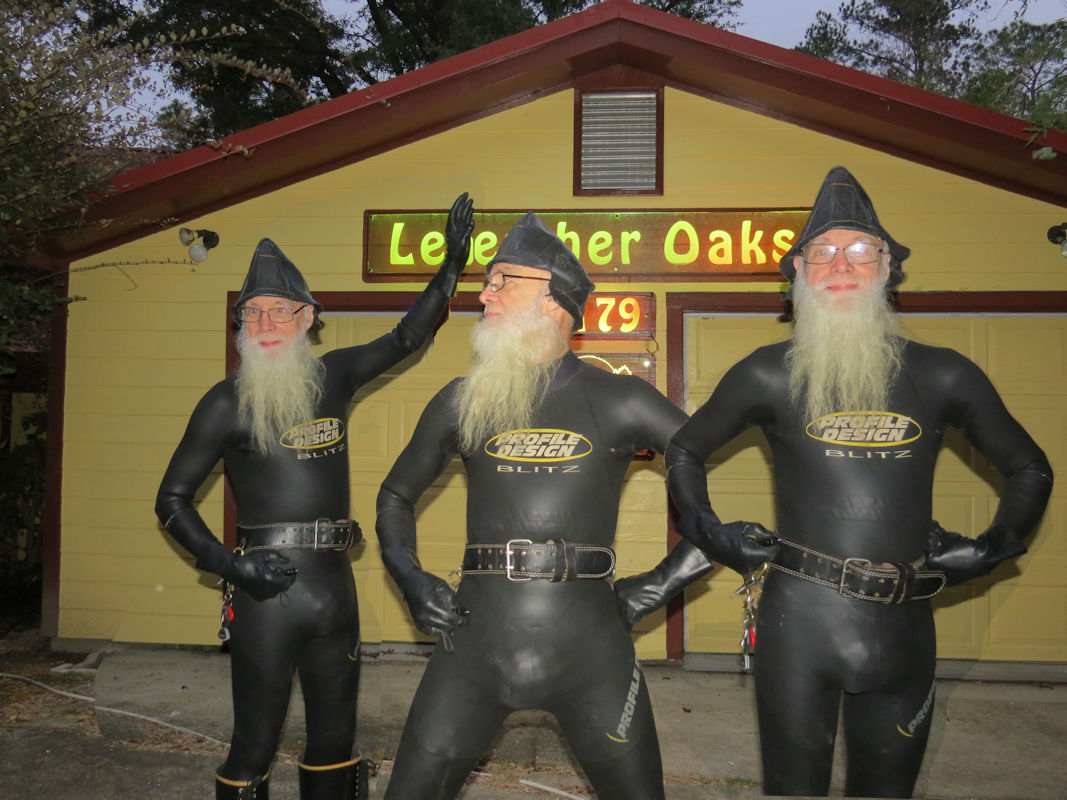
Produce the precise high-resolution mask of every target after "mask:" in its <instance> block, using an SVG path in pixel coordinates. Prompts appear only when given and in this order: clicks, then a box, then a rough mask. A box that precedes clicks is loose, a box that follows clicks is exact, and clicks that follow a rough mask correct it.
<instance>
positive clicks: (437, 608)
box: [377, 213, 710, 800]
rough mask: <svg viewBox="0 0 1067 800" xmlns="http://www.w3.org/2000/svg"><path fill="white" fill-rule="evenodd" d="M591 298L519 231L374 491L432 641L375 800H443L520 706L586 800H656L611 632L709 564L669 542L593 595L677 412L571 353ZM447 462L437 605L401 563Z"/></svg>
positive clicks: (395, 557) (531, 230) (655, 761)
mask: <svg viewBox="0 0 1067 800" xmlns="http://www.w3.org/2000/svg"><path fill="white" fill-rule="evenodd" d="M592 288H593V285H592V283H591V282H590V281H589V279H588V277H587V276H586V274H585V271H584V270H583V269H582V266H581V264H579V263H578V260H577V259H576V258H575V257H574V255H573V254H572V253H571V251H570V250H569V249H567V247H566V245H564V244H563V242H562V241H560V239H559V238H558V237H557V236H556V235H555V234H554V233H553V232H552V231H551V230H549V229H548V228H547V227H546V226H545V225H544V224H543V223H542V222H541V220H539V219H538V218H537V217H536V216H535V215H534V214H532V213H531V214H527V215H526V216H525V217H523V219H522V220H521V221H520V222H519V223H518V224H517V225H516V226H515V227H514V228H513V229H512V230H511V231H510V232H509V233H508V235H507V237H506V238H505V239H504V241H503V243H502V244H501V246H500V250H499V251H498V253H497V255H496V256H495V258H494V259H493V261H492V262H491V263H490V264H489V270H488V280H487V281H486V286H485V289H484V290H483V291H482V294H481V296H480V300H481V302H482V303H483V304H484V306H485V317H484V319H483V320H482V321H481V322H479V324H478V325H477V326H476V328H475V330H474V334H473V343H474V351H475V365H474V366H473V367H472V369H471V372H470V373H469V374H468V375H467V376H466V377H465V378H460V379H456V380H454V381H452V382H451V383H449V384H448V385H447V386H446V387H445V388H444V389H443V390H441V391H440V392H439V393H438V394H437V395H436V396H435V397H434V398H433V399H432V400H431V401H430V403H429V404H428V405H427V407H426V409H425V411H424V413H423V415H422V418H421V419H420V420H419V423H418V425H417V427H416V429H415V432H414V435H413V436H412V439H411V442H410V443H409V444H408V446H407V447H406V448H405V449H404V451H403V453H402V454H401V455H400V457H399V458H398V459H397V461H396V464H395V465H394V466H393V469H392V470H391V471H390V473H389V475H388V477H387V478H386V480H385V482H384V483H383V485H382V488H381V492H380V493H379V495H378V523H377V532H378V537H379V539H380V540H381V544H382V558H383V560H384V561H385V564H386V566H387V568H388V570H389V572H390V574H391V575H392V576H393V578H394V579H395V580H396V582H397V584H398V586H399V587H400V589H401V591H402V592H403V595H404V598H405V599H406V601H407V603H408V605H409V607H410V610H411V613H412V616H413V618H414V621H415V624H416V626H417V627H418V629H419V630H420V631H422V632H423V633H426V634H429V635H434V636H439V637H440V640H439V641H438V644H437V646H436V648H435V649H434V652H433V655H432V656H431V658H430V663H429V665H428V667H427V669H426V673H425V675H424V676H423V679H422V682H421V684H420V685H419V688H418V691H417V693H416V695H415V699H414V701H413V703H412V707H411V711H410V713H409V715H408V719H407V724H406V725H405V728H404V733H403V737H402V739H401V742H400V747H399V751H398V753H397V758H396V763H395V766H394V768H393V774H392V778H391V780H390V783H389V788H388V790H387V793H386V797H389V798H398V799H399V800H426V799H427V798H452V797H454V796H455V794H456V792H457V791H458V790H459V788H460V787H461V786H462V784H463V782H464V779H465V778H466V776H467V774H468V773H469V772H470V770H471V768H472V767H473V766H474V764H475V763H476V762H477V761H478V759H479V758H480V757H481V756H482V754H483V753H484V751H485V749H486V747H487V746H488V745H489V742H490V740H491V738H492V737H493V735H494V734H495V733H496V731H497V730H498V729H499V727H500V724H501V723H502V722H503V720H504V718H505V717H506V716H507V715H508V714H509V713H510V712H512V711H516V710H520V709H530V708H538V709H543V710H546V711H549V712H551V713H552V714H554V715H555V717H556V719H557V720H558V721H559V724H560V727H561V729H562V731H563V734H564V736H565V737H566V739H567V741H568V742H569V744H570V746H571V748H572V749H573V751H574V753H575V755H576V756H577V758H578V761H579V762H580V763H581V765H582V767H583V768H584V769H585V771H586V773H587V775H588V777H589V780H590V781H591V782H592V784H593V786H594V788H595V789H596V791H597V792H598V794H599V796H600V797H602V798H611V800H627V798H632V799H633V800H655V798H657V797H659V798H662V797H663V775H662V765H661V762H660V754H659V745H658V742H657V738H656V729H655V724H654V721H653V718H652V710H651V707H650V704H649V697H648V690H647V688H646V686H645V681H644V678H643V675H642V672H641V669H640V666H639V665H638V663H637V660H636V658H635V655H634V647H633V643H632V640H631V638H630V633H629V627H628V625H631V624H632V623H633V621H634V620H636V619H637V618H638V617H640V616H642V615H643V614H645V613H647V612H648V611H650V610H652V609H653V608H656V607H658V606H659V605H661V604H662V603H663V602H666V599H667V598H669V597H670V595H671V594H673V593H674V592H675V591H677V590H678V588H680V587H681V586H682V585H684V583H685V582H687V581H688V580H691V579H692V578H694V577H696V576H697V575H699V574H703V573H704V572H706V571H707V570H709V569H710V564H708V562H707V560H706V558H704V556H703V554H702V553H700V551H699V550H697V549H696V548H694V547H692V546H691V545H688V544H686V545H685V546H682V547H678V548H675V550H674V551H673V552H672V553H671V555H670V556H668V557H667V558H666V559H664V561H663V562H662V563H661V564H660V565H659V566H658V567H657V568H656V569H655V570H653V571H651V572H649V573H645V574H643V575H638V576H634V577H632V578H627V579H625V580H623V581H619V582H617V583H616V591H615V592H613V591H612V585H611V584H610V583H609V582H608V579H610V577H611V576H612V573H613V569H614V564H615V557H614V552H613V551H612V549H611V546H612V543H613V541H614V538H615V523H616V518H617V516H618V505H619V494H620V491H621V488H622V482H623V479H624V477H625V475H626V470H627V467H628V466H629V464H630V462H631V460H632V459H633V456H634V454H635V453H637V452H638V451H640V450H642V449H645V448H651V449H653V450H656V451H657V452H662V448H663V447H664V446H665V445H666V443H667V440H668V439H669V437H670V435H671V433H673V431H674V430H675V429H676V428H677V427H678V425H680V424H681V422H682V420H683V419H684V418H685V416H684V414H683V413H682V412H681V411H679V410H678V409H677V408H676V407H675V406H674V405H672V404H671V403H670V402H668V401H667V400H666V398H664V397H663V395H661V394H660V393H659V392H658V391H656V389H655V388H654V387H653V386H650V385H649V384H648V383H646V382H645V381H643V380H641V379H640V378H636V377H633V376H621V375H613V374H611V373H608V372H604V371H602V370H600V369H597V368H596V367H592V366H589V365H587V364H584V363H583V362H581V361H579V360H578V358H577V357H576V356H575V355H574V354H573V353H572V352H571V350H570V347H569V344H568V340H569V336H570V334H571V332H572V331H573V330H575V329H577V328H578V326H579V325H580V324H581V319H582V316H583V313H584V309H585V302H586V298H587V297H588V295H589V292H590V291H591V290H592ZM456 455H459V456H461V457H462V459H463V464H464V467H465V468H466V472H467V481H468V490H467V492H468V493H467V545H466V548H465V551H464V553H463V561H462V565H463V569H462V581H461V583H460V585H459V589H458V591H453V590H452V589H451V588H450V587H449V586H448V585H447V584H446V583H445V582H444V581H443V580H442V579H441V578H439V577H437V576H436V575H433V574H431V573H428V572H426V571H424V570H422V568H421V566H420V564H419V561H418V557H417V556H416V552H415V513H414V508H415V503H416V502H417V501H418V499H419V497H420V496H421V495H422V494H423V492H424V491H425V490H426V489H427V487H429V486H430V484H431V483H432V482H433V481H434V479H435V478H437V476H438V475H439V474H440V473H441V471H442V470H443V469H444V468H445V466H446V465H447V464H448V463H449V461H451V459H452V458H453V456H456Z"/></svg>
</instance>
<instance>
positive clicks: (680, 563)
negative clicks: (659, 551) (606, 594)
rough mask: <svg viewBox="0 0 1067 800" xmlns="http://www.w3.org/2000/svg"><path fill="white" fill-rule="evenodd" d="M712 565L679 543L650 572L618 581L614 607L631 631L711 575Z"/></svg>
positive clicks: (692, 547) (686, 544)
mask: <svg viewBox="0 0 1067 800" xmlns="http://www.w3.org/2000/svg"><path fill="white" fill-rule="evenodd" d="M711 568H712V564H711V562H710V561H708V559H707V556H705V555H704V554H703V553H702V552H701V551H700V549H699V548H697V547H696V546H695V545H693V544H692V543H691V542H689V541H682V542H679V543H678V546H677V547H675V548H674V549H673V550H672V551H671V552H670V553H669V554H668V555H667V557H666V558H665V559H663V560H662V561H661V562H659V564H657V565H656V566H655V567H653V568H652V569H650V570H649V571H648V572H642V573H640V574H638V575H632V576H630V577H629V578H620V579H619V580H617V581H615V605H616V607H618V609H619V616H621V617H622V618H623V621H624V622H625V623H626V626H627V627H628V628H632V627H633V626H634V625H635V624H636V623H637V621H638V620H640V619H641V618H642V617H644V616H645V615H647V614H650V613H652V612H653V611H655V610H656V609H657V608H659V607H660V606H663V605H666V604H667V602H668V601H669V600H670V599H671V598H672V597H674V595H676V594H677V593H678V592H680V591H681V590H682V589H684V588H685V587H686V586H687V585H689V584H690V583H692V582H693V581H695V580H696V579H697V578H699V577H701V576H702V575H706V574H707V573H708V572H710V571H711Z"/></svg>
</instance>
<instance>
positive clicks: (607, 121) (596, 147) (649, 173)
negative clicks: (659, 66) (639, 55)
mask: <svg viewBox="0 0 1067 800" xmlns="http://www.w3.org/2000/svg"><path fill="white" fill-rule="evenodd" d="M656 99H657V95H656V92H603V93H586V94H583V95H582V189H583V190H585V191H612V190H616V191H617V190H625V191H655V190H656V188H657V183H656V177H657V176H656V153H657V142H656V135H657V130H658V126H657V124H656V122H657V120H656V112H657V103H656Z"/></svg>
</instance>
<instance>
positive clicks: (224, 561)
mask: <svg viewBox="0 0 1067 800" xmlns="http://www.w3.org/2000/svg"><path fill="white" fill-rule="evenodd" d="M288 563H289V559H288V558H286V557H285V556H283V555H282V554H281V553H279V552H278V551H277V550H256V551H255V552H252V553H248V554H242V555H238V554H236V553H231V552H230V551H229V550H227V549H226V548H225V547H223V546H222V545H221V544H219V543H218V542H215V543H213V546H212V547H210V548H209V549H208V550H207V551H206V552H204V553H203V554H202V555H200V556H199V557H198V558H197V559H196V566H197V567H199V568H200V569H204V570H207V571H208V572H214V573H215V574H216V575H218V576H219V577H221V578H222V579H223V580H225V581H227V582H228V583H232V584H233V585H234V586H235V587H237V588H238V589H240V590H241V591H242V592H246V593H247V594H248V595H250V596H251V597H252V598H253V599H254V600H269V599H270V598H272V597H274V596H276V595H279V594H281V593H282V592H284V591H285V590H286V589H288V588H289V587H290V586H292V585H293V581H295V580H296V576H297V573H298V572H299V570H296V569H292V568H289V569H285V568H283V565H285V564H288Z"/></svg>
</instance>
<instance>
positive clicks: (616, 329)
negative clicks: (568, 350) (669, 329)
mask: <svg viewBox="0 0 1067 800" xmlns="http://www.w3.org/2000/svg"><path fill="white" fill-rule="evenodd" d="M582 323H583V324H582V327H581V329H580V330H578V331H577V332H578V333H580V334H582V337H583V338H585V339H617V338H626V339H650V338H652V336H653V335H654V332H655V330H656V316H655V300H654V298H653V295H652V294H651V292H628V293H618V294H615V293H610V292H604V293H601V292H597V293H596V294H594V295H591V296H590V298H589V300H587V301H586V304H585V317H584V319H583V320H582Z"/></svg>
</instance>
